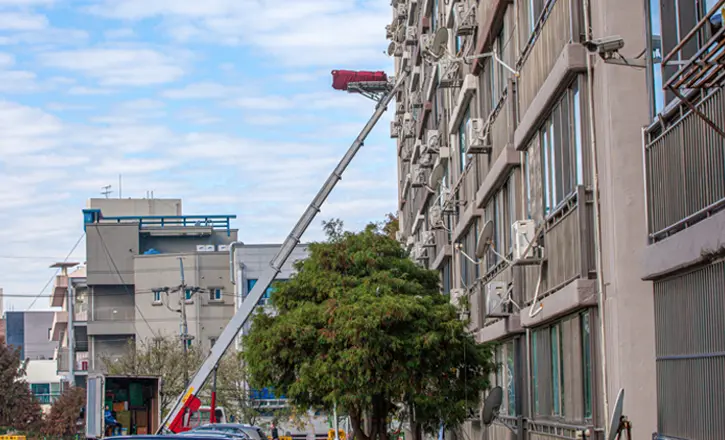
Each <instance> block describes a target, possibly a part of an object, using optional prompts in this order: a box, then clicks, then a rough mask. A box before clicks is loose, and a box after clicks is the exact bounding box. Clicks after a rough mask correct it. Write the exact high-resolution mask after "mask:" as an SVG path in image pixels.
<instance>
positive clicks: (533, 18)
mask: <svg viewBox="0 0 725 440" xmlns="http://www.w3.org/2000/svg"><path fill="white" fill-rule="evenodd" d="M528 3H529V4H528V7H529V17H528V22H529V26H528V28H529V33H531V32H534V28H536V23H538V22H539V18H540V17H541V12H542V11H543V9H544V0H528Z"/></svg>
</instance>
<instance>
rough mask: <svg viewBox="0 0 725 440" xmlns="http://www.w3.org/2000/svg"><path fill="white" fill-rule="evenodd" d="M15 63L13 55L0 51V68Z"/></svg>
mask: <svg viewBox="0 0 725 440" xmlns="http://www.w3.org/2000/svg"><path fill="white" fill-rule="evenodd" d="M14 64H15V56H14V55H13V54H10V53H2V52H0V69H3V68H6V67H10V66H12V65H14Z"/></svg>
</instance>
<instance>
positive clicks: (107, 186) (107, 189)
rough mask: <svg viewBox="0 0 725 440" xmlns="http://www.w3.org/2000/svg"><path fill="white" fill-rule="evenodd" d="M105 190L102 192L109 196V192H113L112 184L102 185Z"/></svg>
mask: <svg viewBox="0 0 725 440" xmlns="http://www.w3.org/2000/svg"><path fill="white" fill-rule="evenodd" d="M101 188H102V189H103V191H101V194H102V195H104V196H106V198H108V196H109V194H111V193H112V192H113V191H111V185H106V186H102V187H101Z"/></svg>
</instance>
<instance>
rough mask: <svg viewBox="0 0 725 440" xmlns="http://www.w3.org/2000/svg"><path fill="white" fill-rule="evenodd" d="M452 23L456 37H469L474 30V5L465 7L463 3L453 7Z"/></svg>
mask: <svg viewBox="0 0 725 440" xmlns="http://www.w3.org/2000/svg"><path fill="white" fill-rule="evenodd" d="M453 21H454V22H455V28H456V35H457V36H460V35H471V34H473V33H474V32H475V30H476V5H475V4H471V5H470V6H469V5H467V4H466V3H465V2H460V3H456V4H454V5H453Z"/></svg>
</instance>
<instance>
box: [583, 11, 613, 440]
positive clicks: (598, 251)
mask: <svg viewBox="0 0 725 440" xmlns="http://www.w3.org/2000/svg"><path fill="white" fill-rule="evenodd" d="M583 3H584V11H583V12H584V14H583V15H584V30H585V32H586V40H587V41H592V34H593V32H592V27H591V23H590V12H591V11H590V7H591V5H590V0H583ZM587 89H588V90H587V92H588V95H589V136H590V137H591V143H590V154H591V156H592V157H591V167H592V190H593V192H594V255H595V264H596V270H597V307H598V309H599V310H598V314H599V347H600V348H599V352H600V357H601V359H602V403H603V406H604V438H605V439H606V438H609V426H608V425H609V424H608V423H607V420H609V399H608V397H607V394H608V393H607V386H608V383H607V345H606V327H605V322H604V319H605V313H604V273H603V270H602V266H603V264H602V243H601V242H602V223H601V216H600V215H601V214H600V207H599V166H598V163H597V141H596V136H595V124H594V68H593V66H592V57H591V55H590V54H589V53H587Z"/></svg>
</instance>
